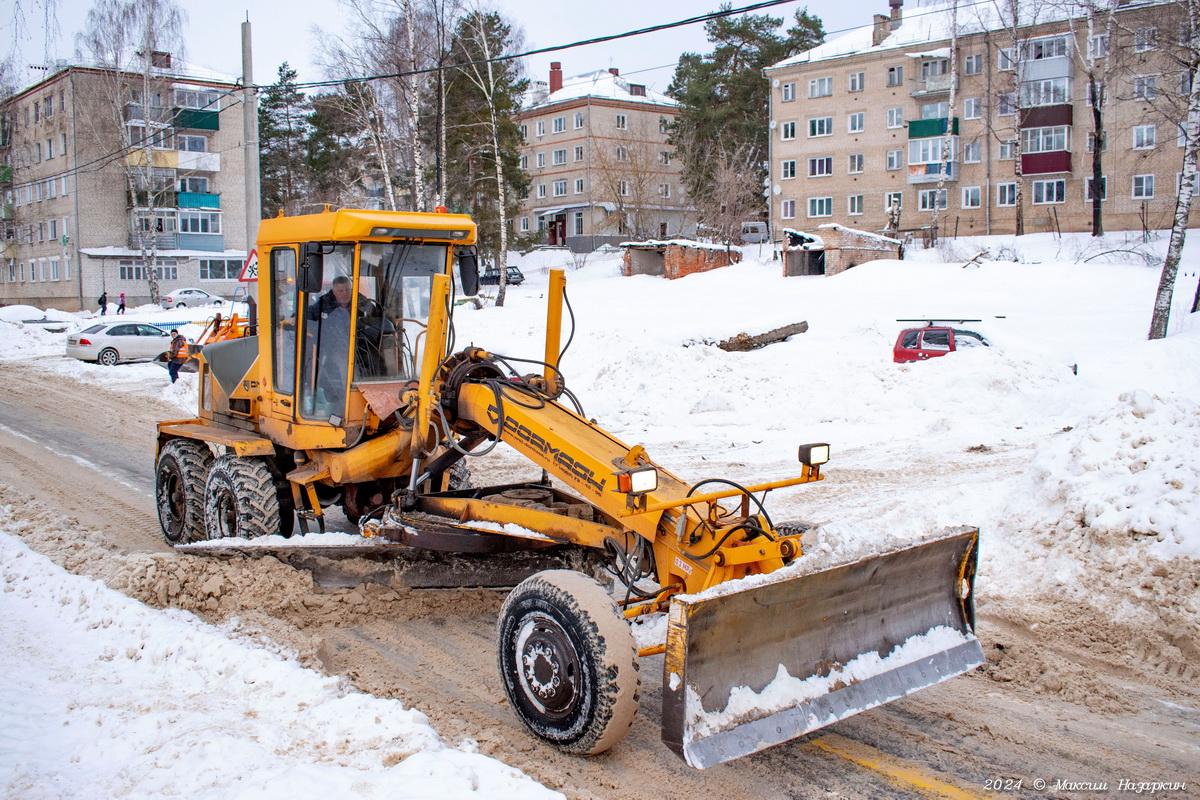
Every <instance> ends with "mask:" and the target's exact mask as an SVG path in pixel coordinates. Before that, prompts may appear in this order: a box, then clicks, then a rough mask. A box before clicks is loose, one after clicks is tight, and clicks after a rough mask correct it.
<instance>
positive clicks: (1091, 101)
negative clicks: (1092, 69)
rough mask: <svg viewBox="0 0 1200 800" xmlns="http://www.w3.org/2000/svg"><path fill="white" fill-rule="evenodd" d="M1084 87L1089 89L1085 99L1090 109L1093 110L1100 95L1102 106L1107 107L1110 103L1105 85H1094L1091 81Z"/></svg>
mask: <svg viewBox="0 0 1200 800" xmlns="http://www.w3.org/2000/svg"><path fill="white" fill-rule="evenodd" d="M1084 87H1085V88H1086V89H1087V91H1086V94H1087V97H1086V98H1085V102H1086V103H1087V107H1088V108H1091V107H1092V106H1093V105H1095V104H1096V95H1100V105H1106V104H1107V103H1108V92H1106V91H1104V84H1103V83H1101V82H1096V83H1092V82H1091V81H1088V82H1087V83H1085V84H1084Z"/></svg>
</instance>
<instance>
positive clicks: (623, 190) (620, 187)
mask: <svg viewBox="0 0 1200 800" xmlns="http://www.w3.org/2000/svg"><path fill="white" fill-rule="evenodd" d="M617 194H619V195H621V197H628V196H629V181H618V182H617Z"/></svg>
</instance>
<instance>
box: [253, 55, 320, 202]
mask: <svg viewBox="0 0 1200 800" xmlns="http://www.w3.org/2000/svg"><path fill="white" fill-rule="evenodd" d="M311 114H312V102H311V101H310V100H309V99H308V98H307V97H306V96H305V95H304V93H303V92H301V91H300V90H299V89H298V88H297V87H296V70H294V69H292V68H291V67H289V66H288V64H287V62H286V61H285V62H284V63H283V64H280V65H279V80H278V81H277V82H276V83H274V84H273V85H271V86H268V87H267V88H266V89H265V90H264V91H263V96H262V100H261V101H260V102H259V105H258V146H259V153H260V156H259V170H260V175H261V181H262V215H263V218H264V219H268V218H270V217H273V216H275V214H276V212H278V211H279V210H280V209H283V210H284V212H285V213H296V212H297V211H300V210H301V208H302V206H304V205H305V204H306V203H307V202H308V200H309V198H308V195H307V193H308V184H309V180H308V169H307V164H306V156H307V152H306V149H305V146H304V143H305V141H306V140H307V139H308V137H309V135H310V128H311V125H310V122H309V117H310V116H311Z"/></svg>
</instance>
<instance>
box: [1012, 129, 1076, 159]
mask: <svg viewBox="0 0 1200 800" xmlns="http://www.w3.org/2000/svg"><path fill="white" fill-rule="evenodd" d="M1067 132H1068V128H1067V126H1066V125H1058V126H1055V127H1051V128H1026V129H1025V130H1023V131H1021V152H1022V153H1059V152H1062V151H1064V150H1066V149H1067V145H1068V143H1069V138H1068V136H1067Z"/></svg>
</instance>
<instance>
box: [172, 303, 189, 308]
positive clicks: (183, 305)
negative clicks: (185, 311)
mask: <svg viewBox="0 0 1200 800" xmlns="http://www.w3.org/2000/svg"><path fill="white" fill-rule="evenodd" d="M175 307H176V308H187V303H176V304H175Z"/></svg>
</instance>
